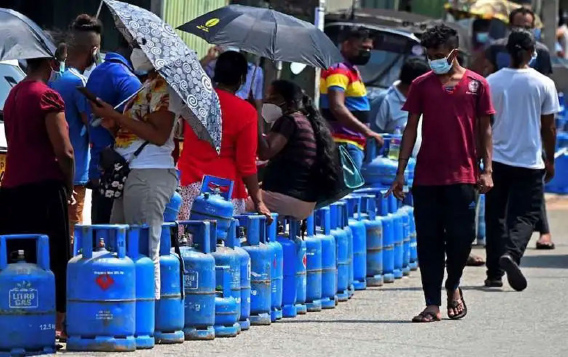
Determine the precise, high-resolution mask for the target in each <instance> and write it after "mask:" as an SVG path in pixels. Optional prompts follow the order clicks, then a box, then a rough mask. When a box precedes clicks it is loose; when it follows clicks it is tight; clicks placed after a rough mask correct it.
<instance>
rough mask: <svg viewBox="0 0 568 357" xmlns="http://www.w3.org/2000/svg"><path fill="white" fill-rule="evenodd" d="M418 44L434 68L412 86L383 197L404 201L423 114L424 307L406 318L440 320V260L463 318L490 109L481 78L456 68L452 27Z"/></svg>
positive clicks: (487, 174) (451, 302)
mask: <svg viewBox="0 0 568 357" xmlns="http://www.w3.org/2000/svg"><path fill="white" fill-rule="evenodd" d="M422 46H424V47H425V49H426V51H427V55H428V61H429V65H430V68H431V69H432V71H431V72H428V73H427V74H425V75H423V76H421V77H418V78H417V79H416V80H415V81H414V82H413V83H412V85H411V86H410V90H409V93H408V97H407V99H406V103H405V105H404V107H403V109H404V110H406V111H408V113H409V118H408V123H407V125H406V129H405V130H404V134H403V138H402V147H401V153H400V156H399V164H398V171H397V177H396V180H395V182H394V183H393V185H392V187H391V189H390V191H389V194H390V193H391V192H393V193H394V194H395V196H396V197H397V198H399V199H402V198H403V197H404V194H403V186H404V171H405V169H406V166H407V163H408V158H409V157H410V154H411V152H412V148H413V147H414V143H415V141H416V136H417V128H418V123H419V119H420V116H422V121H423V123H422V145H421V148H420V152H419V154H418V158H417V161H416V171H415V176H414V187H413V188H412V194H413V197H414V205H415V207H414V215H415V219H416V232H417V239H418V260H419V261H420V270H421V276H422V287H423V290H424V295H425V298H426V309H424V310H423V311H422V312H421V313H420V314H418V315H417V316H415V317H414V318H413V320H412V321H413V322H434V321H439V320H440V319H441V313H440V306H441V305H442V301H441V300H442V299H441V288H442V281H443V278H444V263H445V257H446V256H447V272H448V277H447V280H446V284H445V288H446V292H447V299H448V301H447V310H448V317H449V318H450V319H461V318H463V317H465V316H466V314H467V307H466V303H465V300H464V297H463V294H462V291H461V289H460V288H459V284H460V279H461V276H462V272H463V269H464V267H465V264H466V261H467V258H468V255H469V253H470V251H471V243H472V241H473V239H474V238H475V197H476V185H478V187H479V189H480V191H481V192H482V193H485V192H487V191H488V190H490V189H491V188H492V186H493V182H492V180H491V171H492V166H491V125H490V116H491V115H492V114H493V113H494V110H493V106H492V104H491V96H490V93H489V86H488V84H487V82H486V81H485V79H484V78H483V77H481V76H479V75H477V74H475V73H473V72H471V71H469V70H467V69H465V68H463V67H462V66H460V64H459V63H458V60H457V55H458V51H459V50H458V47H459V40H458V34H457V32H456V31H455V30H453V29H451V28H450V27H448V26H445V25H438V26H436V27H433V28H431V29H429V30H427V31H426V32H425V33H424V35H423V36H422ZM476 135H478V136H476ZM478 143H479V144H480V147H478V146H477V144H478ZM477 150H481V155H480V156H481V157H482V159H483V164H484V168H485V171H484V172H482V173H479V172H478V167H479V165H478V160H477V157H478V153H477Z"/></svg>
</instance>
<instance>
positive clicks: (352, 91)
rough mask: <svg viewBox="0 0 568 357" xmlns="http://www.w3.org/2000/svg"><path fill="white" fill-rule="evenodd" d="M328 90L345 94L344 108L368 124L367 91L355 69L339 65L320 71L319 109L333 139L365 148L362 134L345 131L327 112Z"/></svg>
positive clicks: (328, 111) (368, 106)
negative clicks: (327, 123)
mask: <svg viewBox="0 0 568 357" xmlns="http://www.w3.org/2000/svg"><path fill="white" fill-rule="evenodd" d="M329 90H338V91H342V92H345V106H346V107H347V109H348V110H349V111H350V112H351V113H352V114H353V115H354V116H355V117H356V118H357V119H359V120H360V121H361V122H362V123H365V124H366V123H368V117H369V111H370V109H371V106H370V104H369V99H368V98H367V89H366V88H365V84H364V83H363V80H362V78H361V74H360V73H359V70H358V69H357V67H355V66H353V65H351V64H348V63H340V64H337V65H334V66H332V67H330V68H329V69H327V70H325V71H322V74H321V82H320V109H321V112H322V115H323V116H324V117H325V118H326V119H327V120H328V121H329V123H330V124H331V128H332V135H333V139H334V140H335V141H336V142H339V143H351V144H354V145H356V146H358V147H359V148H361V149H364V147H365V141H366V139H365V137H364V136H363V135H362V134H359V133H357V132H354V131H352V130H349V129H347V128H346V127H345V126H343V125H341V124H339V122H338V121H337V119H335V118H334V117H333V115H332V114H331V111H330V110H329V98H328V92H329Z"/></svg>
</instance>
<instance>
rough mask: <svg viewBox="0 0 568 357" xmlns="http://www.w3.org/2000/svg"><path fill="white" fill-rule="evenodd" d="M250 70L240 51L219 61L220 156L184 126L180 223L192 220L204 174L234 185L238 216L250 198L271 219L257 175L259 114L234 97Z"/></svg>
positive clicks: (181, 159) (216, 72)
mask: <svg viewBox="0 0 568 357" xmlns="http://www.w3.org/2000/svg"><path fill="white" fill-rule="evenodd" d="M247 69H248V65H247V61H246V59H245V57H244V56H243V55H242V54H240V53H238V52H232V51H229V52H225V53H223V54H221V55H220V56H219V58H218V59H217V64H216V66H215V76H214V78H213V79H214V81H215V82H216V83H217V87H216V92H217V95H218V96H219V101H220V103H221V113H222V115H223V129H222V130H223V137H222V141H221V153H220V155H217V152H215V150H214V149H213V148H212V147H211V145H210V144H209V143H207V142H206V141H203V140H200V139H198V138H197V136H196V135H195V133H194V132H193V130H191V129H190V128H189V127H188V126H187V125H188V124H187V123H186V124H185V126H186V127H185V130H184V132H185V138H184V143H183V151H182V153H181V157H180V159H179V162H178V168H179V170H180V171H181V188H182V197H183V205H182V208H181V211H180V215H179V219H180V220H187V219H189V213H190V210H191V206H192V204H193V201H194V200H195V197H197V196H198V195H199V192H200V190H201V181H202V179H203V176H204V175H210V176H216V177H222V178H226V179H230V180H232V181H233V182H234V189H233V197H232V200H233V204H234V206H235V210H234V213H235V214H240V213H244V212H245V201H246V199H247V197H249V195H250V198H251V200H252V203H253V205H254V209H255V211H256V212H258V213H260V214H263V215H265V216H267V217H270V211H269V210H268V209H267V208H266V206H265V205H264V203H263V201H262V196H261V194H260V189H259V185H258V178H257V172H256V150H257V126H258V124H257V123H258V114H257V111H256V110H255V109H254V107H253V106H252V105H251V104H250V103H248V102H247V101H245V100H242V99H240V98H239V97H237V96H236V95H235V93H236V92H237V91H238V89H239V88H240V87H241V85H242V84H243V83H244V81H245V78H246V75H247Z"/></svg>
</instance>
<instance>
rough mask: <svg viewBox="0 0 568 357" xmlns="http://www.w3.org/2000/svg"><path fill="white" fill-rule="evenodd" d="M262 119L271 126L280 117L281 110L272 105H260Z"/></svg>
mask: <svg viewBox="0 0 568 357" xmlns="http://www.w3.org/2000/svg"><path fill="white" fill-rule="evenodd" d="M262 117H263V118H264V121H266V122H267V123H268V124H272V123H274V122H275V121H277V120H278V119H280V118H281V117H282V108H280V107H279V106H277V105H276V104H272V103H264V104H263V105H262Z"/></svg>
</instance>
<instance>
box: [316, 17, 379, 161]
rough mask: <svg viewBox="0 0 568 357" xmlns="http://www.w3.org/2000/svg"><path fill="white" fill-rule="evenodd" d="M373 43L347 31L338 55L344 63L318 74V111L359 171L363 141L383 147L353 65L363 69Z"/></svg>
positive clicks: (367, 37)
mask: <svg viewBox="0 0 568 357" xmlns="http://www.w3.org/2000/svg"><path fill="white" fill-rule="evenodd" d="M372 49H373V40H372V39H371V37H370V34H369V31H367V30H365V29H363V28H357V29H351V30H348V32H346V33H345V34H343V41H342V43H341V54H342V55H343V57H344V58H345V62H343V63H340V64H337V65H334V66H332V67H331V68H329V69H327V70H325V71H322V74H321V84H320V109H321V113H322V115H323V116H324V117H325V119H327V120H328V122H329V123H330V124H331V127H332V135H333V139H334V140H335V142H337V143H338V144H340V145H344V146H345V147H346V149H347V151H348V152H349V154H350V155H351V158H352V159H353V161H354V162H355V165H356V166H357V167H358V168H359V169H361V166H362V165H363V157H364V156H365V153H364V151H363V150H364V148H365V143H366V141H367V138H373V139H375V140H376V141H377V144H378V145H381V146H382V145H383V138H382V136H381V135H380V134H378V133H376V132H374V131H372V130H371V129H370V128H369V127H368V126H367V124H368V123H369V111H370V105H369V99H368V98H367V89H366V88H365V84H363V79H362V78H361V74H360V73H359V70H358V69H357V66H358V65H359V66H364V65H365V64H367V63H368V62H369V59H370V58H371V50H372Z"/></svg>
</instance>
